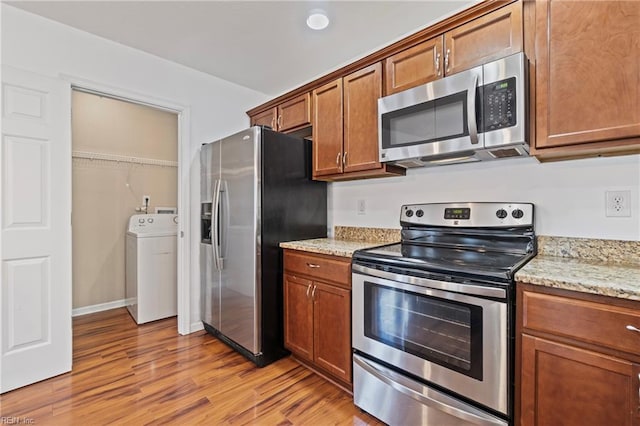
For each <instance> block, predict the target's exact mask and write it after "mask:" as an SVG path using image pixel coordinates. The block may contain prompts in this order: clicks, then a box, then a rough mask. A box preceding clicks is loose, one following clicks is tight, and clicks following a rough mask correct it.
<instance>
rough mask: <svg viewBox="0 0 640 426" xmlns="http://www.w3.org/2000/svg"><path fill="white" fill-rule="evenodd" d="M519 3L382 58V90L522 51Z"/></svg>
mask: <svg viewBox="0 0 640 426" xmlns="http://www.w3.org/2000/svg"><path fill="white" fill-rule="evenodd" d="M522 48H523V24H522V3H520V2H516V3H511V4H509V5H507V6H505V7H502V8H500V9H498V10H495V11H493V12H491V13H488V14H487V15H484V16H481V17H479V18H477V19H474V20H473V21H470V22H467V23H466V24H463V25H460V26H459V27H456V28H454V29H452V30H450V31H447V32H445V33H444V34H443V35H440V36H437V37H434V38H431V39H428V40H426V41H423V42H422V43H420V44H417V45H415V46H413V47H410V48H409V49H406V50H404V51H402V52H399V53H397V54H395V55H392V56H390V57H388V58H387V59H386V60H385V94H386V95H390V94H392V93H397V92H401V91H403V90H406V89H409V88H411V87H415V86H418V85H420V84H425V83H428V82H430V81H433V80H436V79H438V78H441V77H443V76H445V75H449V74H454V73H457V72H459V71H463V70H466V69H469V68H472V67H474V66H476V65H481V64H484V63H486V62H489V61H492V60H495V59H499V58H502V57H504V56H508V55H511V54H513V53H517V52H520V51H522Z"/></svg>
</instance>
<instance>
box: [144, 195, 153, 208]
mask: <svg viewBox="0 0 640 426" xmlns="http://www.w3.org/2000/svg"><path fill="white" fill-rule="evenodd" d="M150 202H151V196H150V195H143V196H142V205H143V206H148V205H149V203H150Z"/></svg>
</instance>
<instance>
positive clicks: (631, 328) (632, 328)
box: [625, 325, 640, 333]
mask: <svg viewBox="0 0 640 426" xmlns="http://www.w3.org/2000/svg"><path fill="white" fill-rule="evenodd" d="M625 328H626V329H627V330H629V331H635V332H637V333H640V328H636V327H634V326H632V325H628V326H626V327H625Z"/></svg>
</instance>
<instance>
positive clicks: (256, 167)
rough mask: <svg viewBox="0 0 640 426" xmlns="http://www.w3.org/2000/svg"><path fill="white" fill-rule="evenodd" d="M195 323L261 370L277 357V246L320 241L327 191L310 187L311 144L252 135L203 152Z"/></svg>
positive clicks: (265, 133)
mask: <svg viewBox="0 0 640 426" xmlns="http://www.w3.org/2000/svg"><path fill="white" fill-rule="evenodd" d="M200 167H201V190H200V197H201V234H202V235H201V244H200V271H201V272H200V280H201V292H200V297H201V319H202V322H203V324H204V327H205V329H206V330H207V331H208V332H209V333H211V334H213V335H214V336H216V337H218V338H219V339H221V340H222V341H224V342H225V343H227V344H228V345H230V346H231V347H233V348H234V349H236V350H237V351H238V352H240V353H241V354H243V355H244V356H246V357H247V358H249V359H250V360H252V361H253V362H255V363H256V364H257V365H258V366H264V365H266V364H268V363H270V362H273V361H275V360H277V359H279V358H281V357H283V356H284V355H286V354H287V351H286V350H285V349H284V338H283V294H282V249H280V248H279V243H280V242H282V241H291V240H300V239H307V238H319V237H325V236H326V235H327V187H326V184H325V183H324V182H317V181H313V180H311V142H310V141H307V140H303V139H300V138H297V137H292V136H288V135H285V134H282V133H277V132H274V131H271V130H269V129H266V128H263V127H259V126H256V127H251V128H249V129H247V130H244V131H242V132H239V133H236V134H235V135H232V136H229V137H226V138H224V139H221V140H218V141H215V142H212V143H208V144H204V145H203V146H202V150H201V153H200Z"/></svg>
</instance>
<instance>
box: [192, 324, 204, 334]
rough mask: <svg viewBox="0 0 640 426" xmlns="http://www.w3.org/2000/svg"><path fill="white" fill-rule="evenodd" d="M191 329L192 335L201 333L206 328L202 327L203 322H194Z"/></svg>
mask: <svg viewBox="0 0 640 426" xmlns="http://www.w3.org/2000/svg"><path fill="white" fill-rule="evenodd" d="M189 328H190V331H189V332H190V333H195V332H196V331H200V330H202V329H204V326H203V325H202V321H198V322H192V323H191V327H189Z"/></svg>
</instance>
